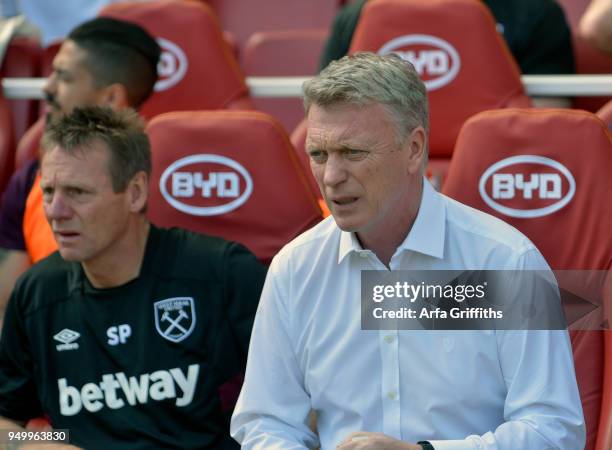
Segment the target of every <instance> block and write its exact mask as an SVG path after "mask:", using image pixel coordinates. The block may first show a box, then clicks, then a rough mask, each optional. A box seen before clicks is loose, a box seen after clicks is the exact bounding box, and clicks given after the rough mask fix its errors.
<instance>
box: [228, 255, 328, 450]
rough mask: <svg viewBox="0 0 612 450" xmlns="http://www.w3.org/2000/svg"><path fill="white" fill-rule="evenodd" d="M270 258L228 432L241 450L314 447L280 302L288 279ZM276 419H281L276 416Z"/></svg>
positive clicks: (307, 403) (289, 329) (307, 402)
mask: <svg viewBox="0 0 612 450" xmlns="http://www.w3.org/2000/svg"><path fill="white" fill-rule="evenodd" d="M279 265H280V264H279V262H278V260H277V259H276V258H275V259H274V260H273V262H272V265H271V267H270V270H269V272H268V276H267V278H266V282H265V285H264V289H263V293H262V297H261V300H260V303H259V308H258V310H257V315H256V317H255V324H254V326H253V334H252V337H251V343H250V347H249V358H248V362H247V370H246V377H245V382H244V385H243V388H242V392H241V393H240V398H239V399H238V403H237V405H236V409H235V411H234V415H233V417H232V423H231V428H230V432H231V434H232V437H233V438H234V439H236V440H237V441H238V442H239V443H241V445H242V449H246V450H263V449H269V448H274V449H276V450H289V449H291V450H297V449H306V448H314V447H317V446H318V438H317V436H316V435H315V434H314V433H313V432H312V431H311V430H310V428H309V427H308V414H309V412H310V397H309V394H308V392H307V391H306V389H305V387H304V377H303V374H302V371H301V370H300V367H299V365H298V361H297V359H296V355H295V351H294V346H293V339H292V337H293V336H292V331H293V330H292V327H291V324H290V320H289V314H288V312H287V309H286V308H285V306H284V302H285V301H288V300H289V299H287V289H286V285H287V283H289V280H286V279H283V278H282V276H281V275H280V274H279V271H278V269H279V267H278V266H279ZM281 418H282V419H281Z"/></svg>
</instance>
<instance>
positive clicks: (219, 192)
mask: <svg viewBox="0 0 612 450" xmlns="http://www.w3.org/2000/svg"><path fill="white" fill-rule="evenodd" d="M159 189H160V191H161V194H162V196H163V197H164V198H165V199H166V201H167V202H168V203H170V205H172V206H173V207H174V208H176V209H178V210H179V211H181V212H184V213H186V214H191V215H193V216H216V215H220V214H225V213H227V212H230V211H233V210H234V209H236V208H238V207H240V206H241V205H243V204H244V203H245V202H246V201H247V200H248V199H249V197H250V196H251V193H252V192H253V179H252V178H251V175H249V173H248V172H247V171H246V169H245V168H244V167H242V166H241V165H240V164H238V163H237V162H236V161H234V160H233V159H230V158H226V157H225V156H220V155H207V154H204V155H192V156H187V157H185V158H181V159H179V160H178V161H175V162H174V163H172V164H171V165H170V166H168V168H167V169H166V170H165V171H164V173H163V174H162V176H161V179H160V180H159Z"/></svg>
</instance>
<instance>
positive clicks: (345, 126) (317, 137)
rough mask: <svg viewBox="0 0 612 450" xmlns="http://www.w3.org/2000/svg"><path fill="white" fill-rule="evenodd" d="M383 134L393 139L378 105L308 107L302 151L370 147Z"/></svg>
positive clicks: (382, 109)
mask: <svg viewBox="0 0 612 450" xmlns="http://www.w3.org/2000/svg"><path fill="white" fill-rule="evenodd" d="M386 134H390V135H393V136H394V135H395V130H394V126H393V122H392V120H391V118H390V116H389V114H388V113H387V111H386V109H385V108H384V106H383V105H381V104H368V105H359V104H352V103H339V104H334V105H330V106H319V105H312V107H311V108H310V110H309V112H308V128H307V133H306V149H307V150H308V149H309V148H312V147H317V148H326V149H335V148H346V147H351V146H355V145H357V144H359V145H367V146H373V145H375V144H376V143H377V142H378V141H380V140H381V139H382V138H385V137H386Z"/></svg>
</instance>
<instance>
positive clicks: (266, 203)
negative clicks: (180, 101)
mask: <svg viewBox="0 0 612 450" xmlns="http://www.w3.org/2000/svg"><path fill="white" fill-rule="evenodd" d="M147 133H148V135H149V137H150V139H151V144H152V152H153V176H152V182H151V200H150V202H149V216H150V218H151V220H152V221H153V222H154V223H156V224H159V225H162V226H181V227H184V228H187V229H190V230H194V231H198V232H203V233H207V234H211V235H217V236H222V237H224V238H226V239H230V240H234V241H238V242H241V243H242V244H244V245H246V246H247V247H248V248H249V249H250V250H251V251H253V253H255V254H256V255H257V257H258V258H259V259H260V260H261V261H262V262H264V263H269V262H270V261H271V259H272V257H273V256H274V255H275V254H276V253H277V252H278V251H279V250H280V248H281V247H282V246H283V245H285V244H286V243H287V242H289V241H290V240H291V239H292V238H294V237H295V236H297V235H298V234H299V233H301V232H303V231H305V230H306V229H308V228H310V227H311V226H312V225H314V224H316V223H317V222H318V221H320V220H321V218H322V214H321V210H320V209H319V207H318V205H317V201H316V198H315V195H314V193H313V192H312V191H311V190H310V187H309V185H308V183H307V182H306V179H305V178H304V176H303V174H302V172H301V171H300V168H299V163H298V161H297V158H296V157H295V153H294V150H293V148H292V147H291V144H290V142H289V138H288V137H287V135H286V133H285V132H284V130H283V129H282V126H281V125H280V124H279V123H278V122H277V121H276V120H274V119H273V118H272V117H270V116H268V115H267V114H264V113H261V112H255V111H205V112H204V111H202V112H179V113H168V114H163V115H160V116H158V117H155V118H154V119H153V120H152V121H151V122H150V123H149V125H148V127H147Z"/></svg>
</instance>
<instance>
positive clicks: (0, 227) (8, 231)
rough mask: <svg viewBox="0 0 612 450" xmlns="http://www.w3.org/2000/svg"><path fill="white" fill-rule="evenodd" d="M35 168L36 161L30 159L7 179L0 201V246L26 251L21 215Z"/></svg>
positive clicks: (23, 211) (32, 181)
mask: <svg viewBox="0 0 612 450" xmlns="http://www.w3.org/2000/svg"><path fill="white" fill-rule="evenodd" d="M37 169H38V162H37V161H32V162H31V163H29V164H27V165H25V166H23V167H22V168H21V169H19V170H17V171H16V172H15V173H14V174H13V176H12V177H11V179H10V180H9V183H8V185H7V187H6V189H5V191H4V194H3V196H2V202H1V203H0V248H5V249H9V250H21V251H24V252H25V251H26V246H25V240H24V236H23V216H24V213H25V206H26V200H27V198H28V195H29V193H30V190H31V189H32V185H33V183H34V179H35V178H36V171H37Z"/></svg>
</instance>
